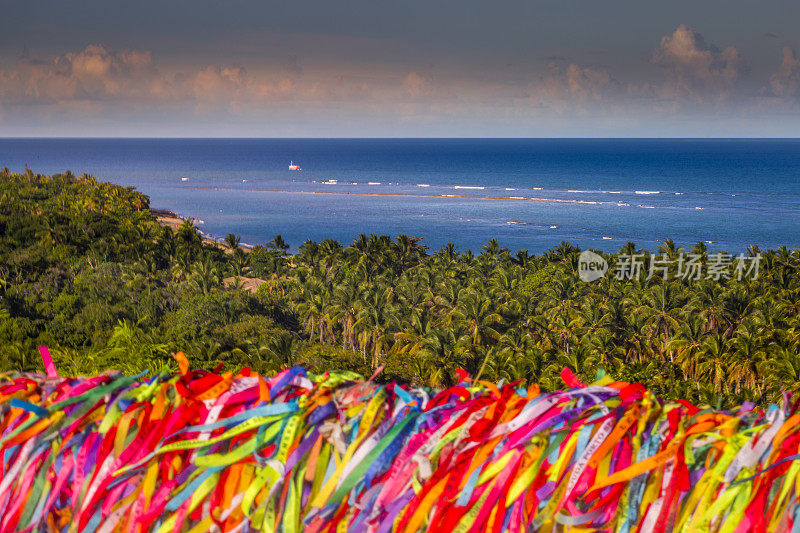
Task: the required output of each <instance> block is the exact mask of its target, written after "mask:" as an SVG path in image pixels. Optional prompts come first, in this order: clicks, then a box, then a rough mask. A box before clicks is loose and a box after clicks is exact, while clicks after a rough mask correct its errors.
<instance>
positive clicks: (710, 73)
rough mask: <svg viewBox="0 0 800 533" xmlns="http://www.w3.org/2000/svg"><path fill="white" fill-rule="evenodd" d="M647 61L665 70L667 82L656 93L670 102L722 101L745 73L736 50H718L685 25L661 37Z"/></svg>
mask: <svg viewBox="0 0 800 533" xmlns="http://www.w3.org/2000/svg"><path fill="white" fill-rule="evenodd" d="M651 62H652V63H653V64H654V65H657V66H659V67H662V68H663V69H664V70H665V71H666V73H667V81H666V83H664V84H663V85H661V86H659V87H657V94H658V96H659V97H660V98H665V99H670V100H680V99H686V98H688V99H689V100H692V101H695V102H703V101H706V100H708V99H711V100H723V99H725V98H726V97H727V96H728V95H729V93H730V92H731V91H732V89H733V88H734V86H735V85H736V84H737V82H738V81H739V80H740V79H741V77H742V76H743V75H744V74H745V73H746V72H747V65H746V63H745V61H744V60H743V59H742V57H741V55H740V54H739V51H738V50H737V49H736V48H734V47H733V46H728V47H726V48H725V49H724V50H720V49H719V48H717V47H716V46H714V45H713V44H707V43H706V41H705V39H704V38H703V36H702V35H701V34H700V33H698V32H696V31H695V30H693V29H691V28H689V27H688V26H685V25H681V26H679V27H678V28H677V29H676V30H675V31H674V32H673V33H672V35H666V36H664V37H662V38H661V43H660V45H659V46H658V48H656V50H655V52H654V53H653V56H652V58H651Z"/></svg>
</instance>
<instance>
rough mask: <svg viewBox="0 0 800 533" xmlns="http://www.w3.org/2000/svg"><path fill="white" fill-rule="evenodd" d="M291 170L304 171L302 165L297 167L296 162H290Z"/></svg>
mask: <svg viewBox="0 0 800 533" xmlns="http://www.w3.org/2000/svg"><path fill="white" fill-rule="evenodd" d="M289 170H303V169H302V168H300V165H295V164H294V161H289Z"/></svg>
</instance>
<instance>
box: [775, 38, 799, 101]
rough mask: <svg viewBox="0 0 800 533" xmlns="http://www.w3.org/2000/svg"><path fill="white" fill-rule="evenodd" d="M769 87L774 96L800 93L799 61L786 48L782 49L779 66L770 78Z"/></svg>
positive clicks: (792, 52)
mask: <svg viewBox="0 0 800 533" xmlns="http://www.w3.org/2000/svg"><path fill="white" fill-rule="evenodd" d="M769 86H770V88H771V89H772V93H773V94H774V95H775V96H796V95H797V94H798V92H800V59H799V58H798V57H797V54H796V53H795V51H794V50H792V49H791V48H789V47H788V46H784V47H783V59H782V61H781V66H780V68H779V69H778V72H776V73H775V74H773V75H772V76H770V78H769Z"/></svg>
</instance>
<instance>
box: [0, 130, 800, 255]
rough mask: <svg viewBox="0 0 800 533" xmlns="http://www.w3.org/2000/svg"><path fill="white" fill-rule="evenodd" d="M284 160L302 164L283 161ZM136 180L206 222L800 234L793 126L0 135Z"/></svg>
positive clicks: (2, 160) (647, 240) (50, 158)
mask: <svg viewBox="0 0 800 533" xmlns="http://www.w3.org/2000/svg"><path fill="white" fill-rule="evenodd" d="M290 162H294V163H296V164H297V165H299V166H300V167H301V168H302V170H289V164H290ZM25 164H27V165H28V166H29V167H30V168H31V169H32V170H33V171H34V172H38V173H46V174H50V173H56V172H64V171H66V170H71V171H72V172H73V173H76V174H81V173H84V172H86V173H89V174H92V175H94V176H97V177H98V178H99V179H102V180H105V181H111V182H114V183H118V184H121V185H126V186H133V187H136V188H137V189H138V190H140V191H142V192H144V193H146V194H147V195H149V196H150V199H151V206H152V207H156V208H163V209H169V210H172V211H174V212H176V213H178V214H180V215H184V216H191V217H194V218H195V219H196V220H197V223H198V227H199V228H200V229H201V230H202V231H203V232H204V233H205V234H208V235H210V236H219V237H222V236H224V235H226V234H228V233H235V234H237V235H240V236H241V238H242V242H243V243H248V244H259V243H265V242H267V241H269V240H270V239H271V238H272V236H273V235H276V234H280V235H282V236H283V238H284V239H285V240H286V241H288V242H289V243H290V245H291V246H292V249H296V248H297V246H299V245H300V244H301V243H302V242H303V241H304V240H306V239H312V240H316V241H320V240H323V239H326V238H329V237H330V238H333V239H337V240H339V241H340V242H342V243H343V244H348V243H350V242H351V241H352V240H353V239H354V238H355V237H356V236H357V235H358V234H359V233H367V234H369V233H378V234H388V235H392V236H396V235H398V234H408V235H411V236H415V237H423V238H424V240H423V241H422V242H423V243H424V244H427V245H428V246H430V247H431V248H433V249H436V248H439V247H440V246H442V245H443V244H445V243H447V242H453V243H455V244H456V245H457V246H458V248H459V250H461V251H464V250H467V249H470V250H473V251H475V252H479V251H480V250H481V247H482V246H483V245H484V244H486V242H487V241H488V240H489V239H491V238H496V239H497V240H498V241H499V243H500V244H501V245H502V246H505V247H508V248H509V249H511V250H512V251H515V250H519V249H527V250H529V251H530V252H537V253H538V252H542V251H544V250H547V249H549V248H552V247H553V246H555V245H557V244H558V243H559V242H561V241H562V240H563V241H569V242H572V243H576V244H578V245H580V246H581V247H582V248H595V249H600V250H604V251H614V250H618V249H619V248H620V247H621V246H622V245H623V244H624V243H625V242H626V241H633V242H635V243H636V245H637V246H639V247H643V248H648V249H656V248H657V247H658V244H659V242H660V241H662V240H664V239H666V238H672V239H673V240H675V241H676V242H677V243H678V244H679V245H682V246H687V247H689V246H691V245H693V244H694V243H696V242H698V241H705V242H706V243H707V244H708V247H709V249H710V250H726V251H728V252H731V253H740V252H743V251H744V250H745V249H746V248H747V246H749V245H751V244H756V245H758V246H760V247H761V248H764V249H766V248H777V247H779V246H782V245H785V246H787V247H789V248H800V140H794V139H783V140H782V139H777V140H774V139H0V166H7V167H9V168H10V169H11V170H12V171H22V170H23V168H24V165H25Z"/></svg>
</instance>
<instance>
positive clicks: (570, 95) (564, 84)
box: [529, 61, 623, 112]
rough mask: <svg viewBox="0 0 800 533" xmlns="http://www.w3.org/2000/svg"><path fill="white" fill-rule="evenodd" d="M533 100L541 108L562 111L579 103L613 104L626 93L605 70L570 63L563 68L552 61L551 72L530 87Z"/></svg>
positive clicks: (548, 67)
mask: <svg viewBox="0 0 800 533" xmlns="http://www.w3.org/2000/svg"><path fill="white" fill-rule="evenodd" d="M529 89H530V99H531V100H532V101H533V102H534V103H535V104H537V105H539V106H543V107H549V108H551V109H553V110H555V111H558V112H562V111H567V110H569V109H575V107H574V106H575V105H576V104H580V105H583V106H584V107H593V108H596V107H598V104H606V103H610V102H611V101H612V100H613V99H614V97H616V96H618V95H620V94H621V93H622V91H623V84H621V83H620V82H619V81H617V80H616V79H615V78H614V77H613V76H612V75H611V73H610V72H609V71H608V70H606V69H605V68H600V67H591V66H580V65H578V64H576V63H569V64H568V65H566V66H561V65H559V64H558V63H557V62H555V61H551V62H550V63H549V64H548V66H547V73H546V74H545V75H543V76H540V77H539V78H538V79H537V80H536V81H534V82H533V83H531V84H530V87H529Z"/></svg>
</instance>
